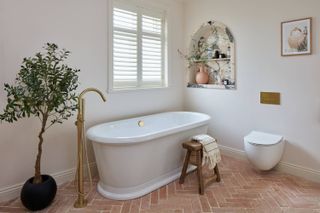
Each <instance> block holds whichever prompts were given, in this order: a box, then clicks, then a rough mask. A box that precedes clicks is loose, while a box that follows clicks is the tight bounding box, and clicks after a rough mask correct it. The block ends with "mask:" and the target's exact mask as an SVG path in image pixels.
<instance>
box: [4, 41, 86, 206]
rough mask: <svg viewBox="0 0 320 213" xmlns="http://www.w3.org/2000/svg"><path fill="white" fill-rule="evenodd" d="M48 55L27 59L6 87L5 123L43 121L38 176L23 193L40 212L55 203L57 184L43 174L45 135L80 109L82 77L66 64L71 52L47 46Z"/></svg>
mask: <svg viewBox="0 0 320 213" xmlns="http://www.w3.org/2000/svg"><path fill="white" fill-rule="evenodd" d="M44 49H45V50H46V52H45V53H40V52H39V53H37V54H36V55H35V56H34V57H32V58H24V59H23V62H22V65H21V69H20V71H19V73H18V75H17V77H16V79H15V83H14V85H9V84H5V85H4V89H5V91H6V92H7V105H6V107H5V109H4V112H3V114H0V120H1V121H7V122H10V123H11V122H14V121H17V120H18V119H20V118H24V117H30V116H34V117H37V118H39V120H40V122H41V128H40V132H39V134H38V139H39V142H38V154H37V156H36V162H35V167H34V168H35V173H34V176H33V177H32V178H30V179H29V180H27V181H26V182H25V184H24V186H23V188H22V190H21V201H22V203H23V204H24V206H25V207H27V208H28V209H30V210H40V209H43V208H45V207H47V206H48V205H50V203H51V202H52V201H53V199H54V197H55V194H56V191H57V185H56V182H55V180H54V179H53V178H52V177H51V176H50V175H42V174H41V155H42V144H43V142H44V139H43V135H44V133H45V132H46V130H47V129H48V128H50V127H52V126H53V125H54V124H57V123H62V122H63V121H64V120H67V119H68V118H69V117H71V116H72V115H73V112H74V111H75V110H76V109H77V102H76V101H77V96H76V93H75V90H76V89H77V87H78V75H77V73H78V72H79V71H80V70H78V69H73V68H70V67H69V66H67V65H66V64H64V63H63V62H64V61H65V59H67V57H68V56H69V54H70V52H69V51H67V50H65V49H62V50H59V48H58V46H57V45H56V44H53V43H47V44H46V46H45V47H44Z"/></svg>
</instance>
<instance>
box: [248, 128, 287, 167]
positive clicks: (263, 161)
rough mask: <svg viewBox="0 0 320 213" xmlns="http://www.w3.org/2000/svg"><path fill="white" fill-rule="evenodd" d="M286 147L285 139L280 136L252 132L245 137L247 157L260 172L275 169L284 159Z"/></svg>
mask: <svg viewBox="0 0 320 213" xmlns="http://www.w3.org/2000/svg"><path fill="white" fill-rule="evenodd" d="M284 145H285V143H284V139H283V137H282V136H280V135H273V134H269V133H264V132H258V131H252V132H251V133H250V134H248V135H247V136H245V137H244V148H245V152H246V155H247V157H248V159H249V161H250V162H251V163H252V164H253V165H254V166H255V167H256V168H257V169H259V170H270V169H272V168H273V167H275V166H276V165H277V164H278V163H279V161H280V159H281V157H282V154H283V150H284Z"/></svg>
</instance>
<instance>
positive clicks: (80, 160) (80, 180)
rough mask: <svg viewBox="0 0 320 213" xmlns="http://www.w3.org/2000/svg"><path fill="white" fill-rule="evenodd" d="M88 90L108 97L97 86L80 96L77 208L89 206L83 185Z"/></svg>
mask: <svg viewBox="0 0 320 213" xmlns="http://www.w3.org/2000/svg"><path fill="white" fill-rule="evenodd" d="M87 92H96V93H98V94H99V95H100V96H101V98H102V100H103V101H104V102H105V101H106V98H105V97H104V96H103V94H102V92H100V91H99V90H98V89H95V88H87V89H85V90H83V91H82V92H81V93H80V95H79V97H78V116H77V121H76V123H75V124H76V126H77V130H78V162H77V180H78V183H77V189H78V199H77V200H76V202H75V203H74V207H75V208H83V207H86V206H87V200H86V199H85V194H84V185H83V154H84V147H83V139H84V109H85V101H84V98H83V96H84V95H85V94H86V93H87Z"/></svg>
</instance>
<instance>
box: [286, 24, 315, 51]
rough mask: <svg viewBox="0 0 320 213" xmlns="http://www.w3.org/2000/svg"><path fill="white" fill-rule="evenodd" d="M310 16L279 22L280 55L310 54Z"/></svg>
mask: <svg viewBox="0 0 320 213" xmlns="http://www.w3.org/2000/svg"><path fill="white" fill-rule="evenodd" d="M311 35H312V18H303V19H297V20H291V21H285V22H281V55H282V56H292V55H310V54H311V50H312V41H311V40H312V36H311Z"/></svg>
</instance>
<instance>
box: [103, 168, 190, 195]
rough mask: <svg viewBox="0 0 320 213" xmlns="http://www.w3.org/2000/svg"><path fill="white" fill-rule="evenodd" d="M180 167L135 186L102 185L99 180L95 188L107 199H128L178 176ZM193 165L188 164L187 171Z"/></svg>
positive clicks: (148, 191) (144, 193)
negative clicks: (116, 186) (115, 186)
mask: <svg viewBox="0 0 320 213" xmlns="http://www.w3.org/2000/svg"><path fill="white" fill-rule="evenodd" d="M181 169H182V167H180V168H178V169H175V170H174V171H172V172H169V173H167V174H165V175H162V176H160V177H157V178H155V179H153V180H151V181H149V182H147V183H144V184H141V185H139V186H136V187H130V188H114V187H111V186H106V185H104V184H103V183H102V182H101V181H99V183H98V186H97V189H98V192H99V193H100V194H101V195H102V196H104V197H106V198H109V199H113V200H130V199H134V198H138V197H141V196H143V195H146V194H148V193H150V192H152V191H154V190H156V189H158V188H160V187H162V186H164V185H166V184H168V183H170V182H172V181H174V180H176V179H178V178H179V177H180V174H181ZM195 169H196V167H195V166H189V167H188V170H187V171H188V172H191V171H193V170H195Z"/></svg>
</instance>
